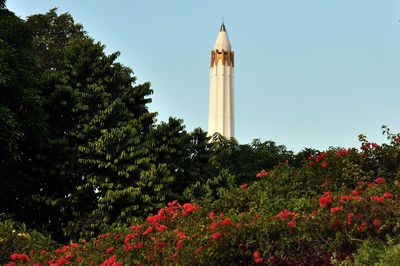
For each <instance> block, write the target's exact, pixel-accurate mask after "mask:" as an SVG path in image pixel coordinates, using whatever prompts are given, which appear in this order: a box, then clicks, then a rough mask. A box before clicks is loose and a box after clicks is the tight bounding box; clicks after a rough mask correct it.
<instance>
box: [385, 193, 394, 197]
mask: <svg viewBox="0 0 400 266" xmlns="http://www.w3.org/2000/svg"><path fill="white" fill-rule="evenodd" d="M383 196H384V197H385V198H393V194H392V193H384V194H383Z"/></svg>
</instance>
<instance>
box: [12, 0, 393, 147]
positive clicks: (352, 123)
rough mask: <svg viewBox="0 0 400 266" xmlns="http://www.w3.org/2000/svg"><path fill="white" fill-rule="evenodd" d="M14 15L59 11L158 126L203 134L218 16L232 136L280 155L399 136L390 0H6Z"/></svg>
mask: <svg viewBox="0 0 400 266" xmlns="http://www.w3.org/2000/svg"><path fill="white" fill-rule="evenodd" d="M6 4H7V7H8V8H9V9H10V10H11V11H13V12H15V14H16V15H18V16H20V17H21V18H25V17H26V16H28V15H32V14H36V13H45V12H47V11H48V10H49V9H50V8H53V7H58V8H59V13H63V12H69V13H70V14H71V15H72V16H73V17H74V19H75V22H78V23H81V24H83V26H84V28H85V29H86V31H87V32H88V33H89V35H90V36H91V37H92V38H94V39H95V40H97V41H100V42H102V43H103V44H105V45H106V46H107V49H106V52H107V53H111V52H114V51H120V52H121V56H120V57H119V59H118V60H119V61H120V62H122V63H123V64H125V65H127V66H129V67H131V68H132V69H133V70H134V72H135V75H136V76H137V78H138V83H143V82H145V81H150V82H151V84H152V88H153V89H154V91H155V93H154V94H153V96H152V99H153V103H152V104H151V105H150V110H151V111H157V112H158V120H159V121H166V120H168V117H170V116H174V117H178V118H183V119H184V124H185V125H186V127H187V130H189V131H191V130H193V129H194V128H195V127H201V128H203V129H204V130H207V120H208V97H209V65H210V51H211V50H212V48H213V46H214V42H215V40H216V38H217V34H218V31H219V27H220V24H221V17H222V16H224V20H225V25H226V28H227V32H228V35H229V38H230V41H231V45H232V49H233V50H234V51H235V116H236V119H235V123H236V138H237V139H238V141H239V142H240V143H242V144H244V143H250V142H251V141H252V140H253V139H254V138H260V139H261V140H262V141H265V140H273V141H275V142H277V143H278V144H284V145H286V147H287V148H288V149H291V150H294V151H296V152H297V151H300V150H301V149H303V148H304V147H311V148H316V149H321V150H323V149H327V148H328V147H329V146H335V147H336V146H341V147H359V146H360V145H359V143H358V138H357V136H358V135H359V134H361V133H363V134H365V135H367V136H368V137H369V139H370V141H373V142H377V143H382V142H384V141H385V138H384V137H382V135H381V126H382V125H383V124H385V125H388V126H389V127H390V128H391V129H392V131H394V132H396V133H397V132H400V73H399V72H400V22H399V19H400V0H351V1H349V0H336V1H321V0H304V1H293V0H269V1H267V0H266V1H261V0H260V1H242V0H240V1H222V0H220V1H215V0H214V1H211V0H201V1H188V0H169V1H165V0H152V1H150V0H149V1H144V0H140V1H139V0H117V1H99V0H79V1H78V0H68V1H65V0H8V1H7V3H6Z"/></svg>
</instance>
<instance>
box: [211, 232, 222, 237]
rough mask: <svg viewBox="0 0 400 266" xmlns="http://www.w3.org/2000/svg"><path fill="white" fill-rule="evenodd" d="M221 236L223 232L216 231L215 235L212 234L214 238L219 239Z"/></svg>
mask: <svg viewBox="0 0 400 266" xmlns="http://www.w3.org/2000/svg"><path fill="white" fill-rule="evenodd" d="M220 236H221V233H218V232H217V233H214V234H213V235H212V238H214V239H217V238H218V237H220Z"/></svg>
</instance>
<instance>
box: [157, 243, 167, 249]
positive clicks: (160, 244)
mask: <svg viewBox="0 0 400 266" xmlns="http://www.w3.org/2000/svg"><path fill="white" fill-rule="evenodd" d="M156 247H158V248H163V247H165V242H158V243H157V245H156Z"/></svg>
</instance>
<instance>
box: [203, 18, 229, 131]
mask: <svg viewBox="0 0 400 266" xmlns="http://www.w3.org/2000/svg"><path fill="white" fill-rule="evenodd" d="M233 80H234V52H233V51H232V50H231V47H230V43H229V39H228V34H227V33H226V30H225V25H224V24H222V26H221V30H220V32H219V34H218V37H217V41H216V43H215V46H214V50H213V51H211V69H210V106H209V117H208V134H209V135H210V136H212V135H213V134H214V133H216V132H218V133H220V134H221V135H223V136H225V137H228V138H230V137H234V136H235V128H234V90H233V88H234V86H233Z"/></svg>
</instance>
